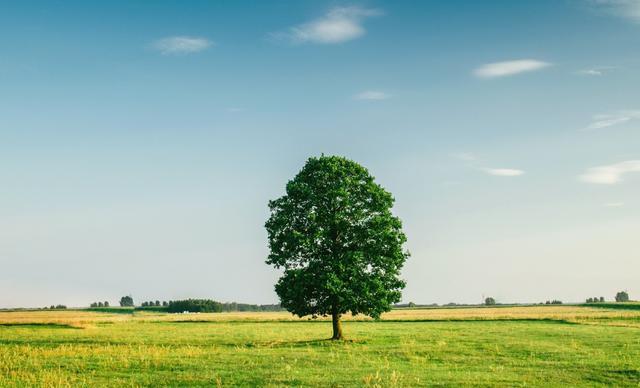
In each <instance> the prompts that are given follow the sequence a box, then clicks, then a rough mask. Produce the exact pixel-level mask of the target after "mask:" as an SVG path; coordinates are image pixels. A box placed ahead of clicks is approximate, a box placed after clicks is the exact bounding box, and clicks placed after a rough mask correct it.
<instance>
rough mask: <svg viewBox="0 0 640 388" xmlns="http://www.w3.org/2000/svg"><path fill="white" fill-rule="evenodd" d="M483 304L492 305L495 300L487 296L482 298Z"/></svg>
mask: <svg viewBox="0 0 640 388" xmlns="http://www.w3.org/2000/svg"><path fill="white" fill-rule="evenodd" d="M484 304H485V305H487V306H493V305H495V304H496V300H495V299H493V298H492V297H488V298H486V299H485V300H484Z"/></svg>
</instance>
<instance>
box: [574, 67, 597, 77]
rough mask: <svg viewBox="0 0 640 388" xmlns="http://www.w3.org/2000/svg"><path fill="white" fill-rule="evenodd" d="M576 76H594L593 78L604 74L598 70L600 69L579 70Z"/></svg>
mask: <svg viewBox="0 0 640 388" xmlns="http://www.w3.org/2000/svg"><path fill="white" fill-rule="evenodd" d="M577 74H579V75H595V76H600V75H602V74H604V71H602V70H600V69H585V70H580V71H578V72H577Z"/></svg>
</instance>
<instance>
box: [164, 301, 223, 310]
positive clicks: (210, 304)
mask: <svg viewBox="0 0 640 388" xmlns="http://www.w3.org/2000/svg"><path fill="white" fill-rule="evenodd" d="M167 311H169V312H170V313H181V312H184V311H188V312H190V313H218V312H221V311H222V303H220V302H216V301H214V300H211V299H186V300H172V301H170V302H169V306H168V308H167Z"/></svg>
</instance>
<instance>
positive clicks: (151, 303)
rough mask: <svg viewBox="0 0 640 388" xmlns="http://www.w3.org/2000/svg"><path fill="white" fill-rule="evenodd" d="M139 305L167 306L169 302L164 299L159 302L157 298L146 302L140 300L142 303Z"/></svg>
mask: <svg viewBox="0 0 640 388" xmlns="http://www.w3.org/2000/svg"><path fill="white" fill-rule="evenodd" d="M140 306H141V307H153V306H155V307H160V306H163V307H167V306H169V302H167V301H166V300H165V301H162V302H160V301H159V300H156V301H155V302H154V301H152V300H150V301H148V302H142V304H141V305H140Z"/></svg>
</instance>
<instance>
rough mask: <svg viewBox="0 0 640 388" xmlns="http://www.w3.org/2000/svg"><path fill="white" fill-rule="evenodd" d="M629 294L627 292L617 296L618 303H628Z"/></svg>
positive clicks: (621, 292) (619, 293)
mask: <svg viewBox="0 0 640 388" xmlns="http://www.w3.org/2000/svg"><path fill="white" fill-rule="evenodd" d="M628 301H629V294H628V293H627V291H620V292H618V293H617V294H616V302H628Z"/></svg>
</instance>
